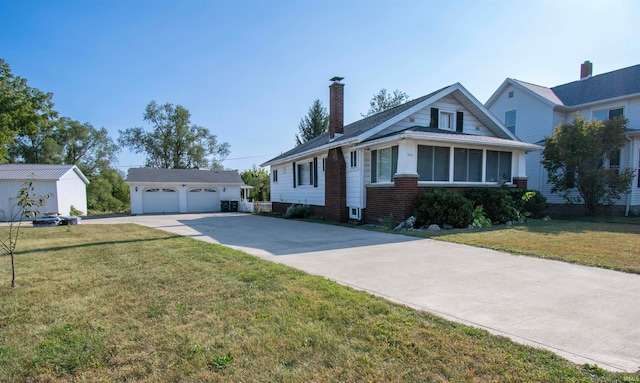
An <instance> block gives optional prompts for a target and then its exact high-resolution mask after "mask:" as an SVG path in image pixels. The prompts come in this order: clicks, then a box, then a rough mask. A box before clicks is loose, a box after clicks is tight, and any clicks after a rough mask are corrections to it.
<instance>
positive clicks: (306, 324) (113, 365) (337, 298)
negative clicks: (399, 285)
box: [0, 224, 640, 382]
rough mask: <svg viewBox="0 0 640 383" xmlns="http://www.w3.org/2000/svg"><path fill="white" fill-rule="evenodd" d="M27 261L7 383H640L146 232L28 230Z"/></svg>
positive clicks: (5, 273) (10, 299)
mask: <svg viewBox="0 0 640 383" xmlns="http://www.w3.org/2000/svg"><path fill="white" fill-rule="evenodd" d="M4 232H6V228H4V227H3V228H0V233H4ZM19 249H20V250H21V253H20V254H19V255H18V256H17V258H16V262H17V283H18V287H17V288H15V289H11V288H10V287H9V285H10V265H9V257H7V256H2V257H0V381H3V382H24V381H47V382H56V381H59V382H66V381H71V380H75V381H101V382H111V381H136V382H146V381H149V382H166V381H182V382H202V381H213V382H216V381H221V382H222V381H225V382H240V381H245V382H325V381H326V382H328V381H340V382H427V381H429V382H447V381H450V382H534V381H535V382H554V381H555V382H592V381H597V382H600V381H603V382H615V381H637V380H638V379H640V375H637V374H636V375H631V374H612V373H608V372H604V371H602V370H600V369H598V368H593V367H591V368H588V367H587V368H585V367H584V366H579V365H574V364H572V363H570V362H568V361H566V360H564V359H562V358H560V357H558V356H556V355H555V354H552V353H550V352H547V351H541V350H536V349H533V348H530V347H526V346H523V345H519V344H516V343H514V342H511V341H510V340H508V339H506V338H501V337H497V336H493V335H490V334H489V333H488V332H486V331H483V330H477V329H474V328H471V327H467V326H464V325H460V324H456V323H452V322H448V321H445V320H443V319H440V318H438V317H435V316H432V315H429V314H426V313H423V312H418V311H415V310H412V309H409V308H407V307H404V306H400V305H397V304H393V303H390V302H388V301H386V300H384V299H381V298H378V297H375V296H372V295H369V294H366V293H364V292H360V291H355V290H353V289H351V288H348V287H344V286H341V285H338V284H336V283H334V282H331V281H329V280H327V279H324V278H320V277H316V276H311V275H308V274H305V273H303V272H300V271H297V270H295V269H292V268H289V267H286V266H282V265H278V264H274V263H270V262H267V261H263V260H261V259H259V258H256V257H253V256H249V255H247V254H245V253H242V252H239V251H235V250H232V249H229V248H226V247H223V246H218V245H212V244H207V243H204V242H200V241H197V240H194V239H190V238H184V237H178V236H175V235H172V234H169V233H166V232H162V231H157V230H153V229H149V228H144V227H140V226H137V225H114V226H107V225H89V224H87V225H79V226H73V227H71V228H70V230H68V229H67V228H64V227H52V228H38V229H34V228H25V229H24V231H23V237H22V240H21V242H20V247H19Z"/></svg>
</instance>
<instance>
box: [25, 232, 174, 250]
mask: <svg viewBox="0 0 640 383" xmlns="http://www.w3.org/2000/svg"><path fill="white" fill-rule="evenodd" d="M182 237H183V236H181V235H171V236H168V237H162V238H141V239H126V240H122V241H103V242H90V243H81V244H76V245H69V246H56V247H35V248H29V249H25V250H21V249H18V250H17V251H16V255H20V254H29V253H46V252H50V251H60V250H70V249H81V248H90V247H96V246H103V245H119V244H127V243H141V242H155V241H165V240H170V239H176V238H182Z"/></svg>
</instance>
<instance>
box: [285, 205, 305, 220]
mask: <svg viewBox="0 0 640 383" xmlns="http://www.w3.org/2000/svg"><path fill="white" fill-rule="evenodd" d="M310 215H311V209H310V208H309V205H291V206H289V207H288V208H287V212H286V213H284V217H285V218H307V217H308V216H310Z"/></svg>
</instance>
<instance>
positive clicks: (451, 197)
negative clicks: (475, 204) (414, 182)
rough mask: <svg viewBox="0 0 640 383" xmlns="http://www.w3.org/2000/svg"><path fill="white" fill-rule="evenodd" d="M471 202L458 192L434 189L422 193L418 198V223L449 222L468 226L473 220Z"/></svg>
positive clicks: (458, 225) (416, 213)
mask: <svg viewBox="0 0 640 383" xmlns="http://www.w3.org/2000/svg"><path fill="white" fill-rule="evenodd" d="M472 212H473V208H472V206H471V202H470V201H469V200H468V199H466V198H464V196H463V195H462V194H460V193H458V192H455V191H451V190H445V189H433V190H429V191H427V192H426V193H423V194H420V195H419V196H418V198H417V200H416V211H415V214H414V215H415V216H416V220H417V222H418V225H428V224H433V223H435V224H438V225H440V226H442V225H444V224H449V225H451V226H453V227H461V228H466V227H467V226H468V225H469V224H470V223H471V220H472Z"/></svg>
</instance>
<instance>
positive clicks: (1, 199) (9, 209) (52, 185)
mask: <svg viewBox="0 0 640 383" xmlns="http://www.w3.org/2000/svg"><path fill="white" fill-rule="evenodd" d="M23 184H24V181H6V180H3V181H2V182H0V209H2V210H4V212H5V213H4V214H3V213H0V221H3V220H5V218H6V219H7V220H8V219H9V218H10V216H11V215H12V213H13V214H15V213H16V212H17V210H15V209H14V206H15V204H16V203H17V201H18V199H17V195H18V191H19V190H20V189H21V188H22V185H23ZM34 188H35V192H36V194H37V195H45V194H48V193H51V197H49V198H48V199H47V202H46V204H45V206H43V207H42V208H40V209H38V211H39V212H40V214H43V213H44V212H58V198H57V197H58V193H56V182H55V181H35V182H34ZM67 213H68V211H67V212H66V213H65V214H67Z"/></svg>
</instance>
